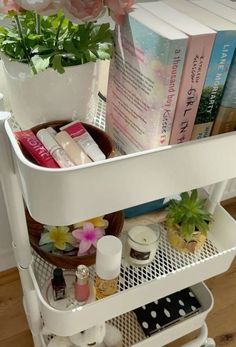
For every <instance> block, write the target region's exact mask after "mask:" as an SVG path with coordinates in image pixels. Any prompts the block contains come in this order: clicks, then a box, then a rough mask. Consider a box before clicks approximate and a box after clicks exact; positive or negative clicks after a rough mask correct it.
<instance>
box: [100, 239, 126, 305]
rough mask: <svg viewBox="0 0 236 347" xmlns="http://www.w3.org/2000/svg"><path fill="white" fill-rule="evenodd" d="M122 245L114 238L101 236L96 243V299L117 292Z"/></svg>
mask: <svg viewBox="0 0 236 347" xmlns="http://www.w3.org/2000/svg"><path fill="white" fill-rule="evenodd" d="M121 254H122V243H121V241H120V240H119V239H118V238H117V237H115V236H111V235H108V236H103V237H102V238H101V239H99V240H98V242H97V253H96V279H95V289H96V299H102V298H105V297H106V296H108V295H111V294H114V293H116V292H117V285H118V277H119V273H120V265H121Z"/></svg>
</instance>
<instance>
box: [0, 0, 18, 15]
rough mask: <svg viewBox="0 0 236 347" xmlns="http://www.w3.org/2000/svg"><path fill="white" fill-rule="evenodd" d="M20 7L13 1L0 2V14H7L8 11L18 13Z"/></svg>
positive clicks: (3, 0)
mask: <svg viewBox="0 0 236 347" xmlns="http://www.w3.org/2000/svg"><path fill="white" fill-rule="evenodd" d="M20 9H21V8H20V6H19V5H18V4H17V2H16V1H14V0H0V12H2V13H8V12H9V11H15V12H19V11H20Z"/></svg>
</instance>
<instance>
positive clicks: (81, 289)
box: [75, 265, 89, 304]
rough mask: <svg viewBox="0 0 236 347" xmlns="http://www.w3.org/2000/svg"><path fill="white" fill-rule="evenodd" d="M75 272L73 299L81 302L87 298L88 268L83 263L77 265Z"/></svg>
mask: <svg viewBox="0 0 236 347" xmlns="http://www.w3.org/2000/svg"><path fill="white" fill-rule="evenodd" d="M75 274H76V280H75V299H76V300H77V301H78V302H79V303H81V304H83V303H85V302H86V301H87V300H88V298H89V269H88V267H87V266H85V265H79V266H77V270H76V273H75Z"/></svg>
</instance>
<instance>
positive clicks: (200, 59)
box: [170, 34, 215, 144]
mask: <svg viewBox="0 0 236 347" xmlns="http://www.w3.org/2000/svg"><path fill="white" fill-rule="evenodd" d="M214 38H215V34H206V35H198V36H191V37H190V38H189V42H188V49H187V53H186V58H185V63H184V68H183V76H182V80H181V84H180V89H179V95H178V100H177V105H176V110H175V116H174V122H173V126H172V131H171V137H170V144H175V143H182V142H185V141H189V140H190V139H191V134H192V130H193V126H194V121H195V117H196V114H197V109H198V105H199V102H200V96H201V92H202V88H203V84H204V81H205V76H206V72H207V68H208V63H209V59H210V55H211V50H212V46H213V43H214Z"/></svg>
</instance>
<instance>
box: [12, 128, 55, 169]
mask: <svg viewBox="0 0 236 347" xmlns="http://www.w3.org/2000/svg"><path fill="white" fill-rule="evenodd" d="M15 137H16V139H17V141H19V142H20V144H21V145H22V147H24V149H25V150H26V151H27V152H28V153H30V154H31V156H32V157H33V158H34V159H35V160H36V162H37V163H38V164H39V165H41V166H44V167H49V168H59V166H58V165H57V163H56V162H55V160H54V159H53V157H52V156H51V154H50V153H49V152H48V150H47V149H46V148H45V147H44V146H43V144H42V143H41V142H40V141H39V139H38V138H37V137H36V136H35V135H34V133H33V131H32V130H22V131H16V132H15Z"/></svg>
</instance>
